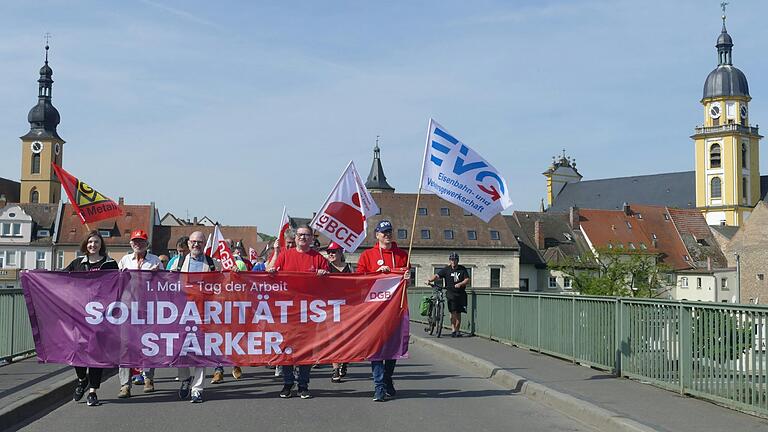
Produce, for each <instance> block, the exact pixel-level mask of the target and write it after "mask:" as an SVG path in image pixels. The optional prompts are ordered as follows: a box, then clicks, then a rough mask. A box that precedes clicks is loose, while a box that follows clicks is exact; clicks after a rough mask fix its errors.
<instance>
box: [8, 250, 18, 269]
mask: <svg viewBox="0 0 768 432" xmlns="http://www.w3.org/2000/svg"><path fill="white" fill-rule="evenodd" d="M5 266H6V267H16V251H5Z"/></svg>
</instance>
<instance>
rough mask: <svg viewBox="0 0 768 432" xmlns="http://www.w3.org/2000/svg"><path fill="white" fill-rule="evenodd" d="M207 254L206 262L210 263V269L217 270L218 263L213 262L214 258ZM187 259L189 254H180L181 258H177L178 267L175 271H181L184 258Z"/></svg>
mask: <svg viewBox="0 0 768 432" xmlns="http://www.w3.org/2000/svg"><path fill="white" fill-rule="evenodd" d="M203 256H205V262H206V263H208V270H209V271H216V264H215V263H214V262H213V258H211V257H209V256H208V255H203ZM185 259H187V255H179V259H178V260H176V268H175V269H174V270H175V271H181V267H182V266H183V265H184V260H185Z"/></svg>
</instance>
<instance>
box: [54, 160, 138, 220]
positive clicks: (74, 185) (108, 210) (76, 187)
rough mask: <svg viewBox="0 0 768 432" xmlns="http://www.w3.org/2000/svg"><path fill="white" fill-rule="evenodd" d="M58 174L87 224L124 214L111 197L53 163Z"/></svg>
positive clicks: (73, 203) (81, 217) (81, 218)
mask: <svg viewBox="0 0 768 432" xmlns="http://www.w3.org/2000/svg"><path fill="white" fill-rule="evenodd" d="M51 165H53V170H54V171H55V172H56V176H57V177H58V178H59V180H61V185H62V186H64V192H66V193H67V196H68V197H69V202H71V203H72V206H73V207H74V208H75V210H77V214H78V215H79V216H80V220H81V221H82V222H83V223H84V224H86V223H88V222H97V221H100V220H104V219H110V218H114V217H118V216H120V215H121V214H123V211H122V210H121V209H120V206H118V205H117V203H116V202H114V201H112V200H111V199H109V198H107V197H105V196H104V195H102V194H101V193H99V192H98V191H96V190H94V189H93V188H92V187H90V186H88V184H87V183H85V182H84V181H82V180H79V179H78V178H77V177H75V176H73V175H72V174H70V173H68V172H66V171H65V170H64V168H62V167H60V166H58V165H56V164H55V163H52V164H51Z"/></svg>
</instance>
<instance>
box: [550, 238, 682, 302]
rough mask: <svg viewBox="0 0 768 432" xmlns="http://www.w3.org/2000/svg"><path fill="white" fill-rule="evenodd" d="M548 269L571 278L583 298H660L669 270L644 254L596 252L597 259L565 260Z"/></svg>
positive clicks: (651, 255)
mask: <svg viewBox="0 0 768 432" xmlns="http://www.w3.org/2000/svg"><path fill="white" fill-rule="evenodd" d="M548 267H549V268H550V269H551V270H557V271H561V272H563V273H564V274H566V275H568V276H570V277H571V279H572V280H573V287H574V289H575V290H577V291H578V292H580V293H581V294H586V295H599V296H622V297H659V296H661V295H662V294H663V293H664V292H666V291H667V290H668V289H669V287H668V284H667V282H666V280H667V275H668V274H669V268H668V267H667V266H666V265H665V264H662V263H660V262H659V260H658V257H657V256H656V255H655V254H649V253H646V252H637V251H624V250H615V249H599V250H598V251H597V254H596V256H593V255H591V254H587V255H584V256H581V257H578V258H575V259H574V258H572V257H566V258H564V259H562V260H560V261H559V262H557V263H550V264H548Z"/></svg>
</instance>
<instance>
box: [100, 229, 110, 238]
mask: <svg viewBox="0 0 768 432" xmlns="http://www.w3.org/2000/svg"><path fill="white" fill-rule="evenodd" d="M99 234H101V236H102V237H104V238H109V237H112V231H110V230H105V229H100V230H99Z"/></svg>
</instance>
